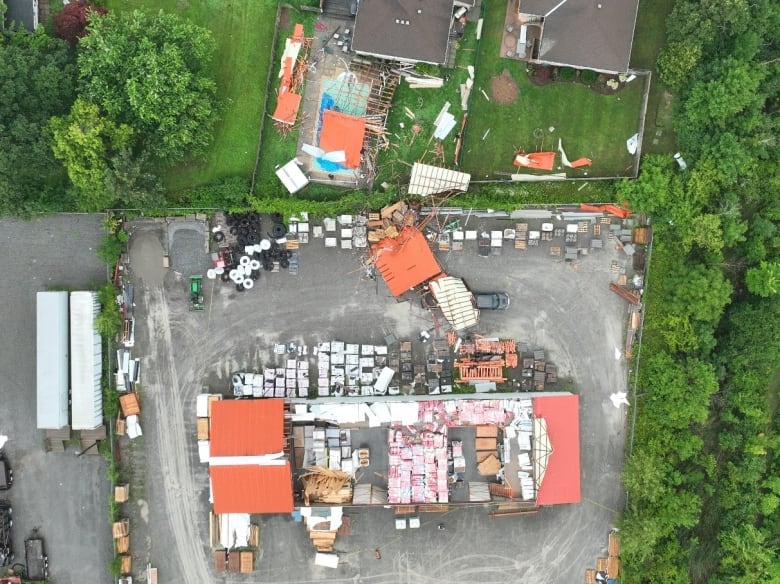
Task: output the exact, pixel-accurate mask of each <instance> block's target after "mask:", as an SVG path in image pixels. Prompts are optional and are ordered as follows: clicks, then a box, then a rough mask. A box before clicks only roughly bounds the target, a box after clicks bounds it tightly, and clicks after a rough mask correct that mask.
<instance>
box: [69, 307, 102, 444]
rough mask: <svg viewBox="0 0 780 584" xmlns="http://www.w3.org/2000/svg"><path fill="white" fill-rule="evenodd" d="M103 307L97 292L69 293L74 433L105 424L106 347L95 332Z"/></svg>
mask: <svg viewBox="0 0 780 584" xmlns="http://www.w3.org/2000/svg"><path fill="white" fill-rule="evenodd" d="M99 313H100V303H99V302H98V299H97V294H95V293H94V292H71V293H70V351H71V354H70V370H71V374H70V381H71V415H72V426H73V429H74V430H94V429H95V428H97V427H98V426H100V425H102V424H103V391H102V388H101V386H100V380H101V376H102V369H103V346H102V344H101V338H100V334H99V333H98V332H97V331H96V330H95V318H96V317H97V315H98V314H99Z"/></svg>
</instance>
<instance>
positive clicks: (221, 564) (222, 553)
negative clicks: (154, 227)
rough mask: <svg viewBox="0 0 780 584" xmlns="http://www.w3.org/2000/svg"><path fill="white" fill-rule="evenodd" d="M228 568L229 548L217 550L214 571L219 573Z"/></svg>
mask: <svg viewBox="0 0 780 584" xmlns="http://www.w3.org/2000/svg"><path fill="white" fill-rule="evenodd" d="M225 570H227V550H217V551H215V552H214V571H215V572H217V573H218V574H219V573H222V572H224V571H225Z"/></svg>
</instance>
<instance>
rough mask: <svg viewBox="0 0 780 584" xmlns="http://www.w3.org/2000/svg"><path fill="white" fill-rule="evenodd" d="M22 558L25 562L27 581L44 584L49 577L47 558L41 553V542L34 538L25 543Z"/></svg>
mask: <svg viewBox="0 0 780 584" xmlns="http://www.w3.org/2000/svg"><path fill="white" fill-rule="evenodd" d="M24 557H25V560H26V561H27V579H28V580H34V581H36V582H45V581H46V579H47V578H48V577H49V558H48V557H47V556H46V554H45V553H44V551H43V540H42V539H41V538H39V537H34V538H32V539H28V540H27V541H25V542H24Z"/></svg>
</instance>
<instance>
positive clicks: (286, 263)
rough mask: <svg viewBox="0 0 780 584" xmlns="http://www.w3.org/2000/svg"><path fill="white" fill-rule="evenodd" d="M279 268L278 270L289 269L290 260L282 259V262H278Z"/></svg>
mask: <svg viewBox="0 0 780 584" xmlns="http://www.w3.org/2000/svg"><path fill="white" fill-rule="evenodd" d="M279 267H280V268H285V269H286V268H289V267H290V260H288V259H287V258H284V259H283V260H281V261H280V262H279Z"/></svg>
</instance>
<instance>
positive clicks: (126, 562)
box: [119, 554, 133, 575]
mask: <svg viewBox="0 0 780 584" xmlns="http://www.w3.org/2000/svg"><path fill="white" fill-rule="evenodd" d="M119 562H120V563H119V573H120V574H124V575H127V574H129V573H130V572H131V571H132V570H133V560H132V558H131V557H130V556H129V555H127V554H122V555H121V556H119Z"/></svg>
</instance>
